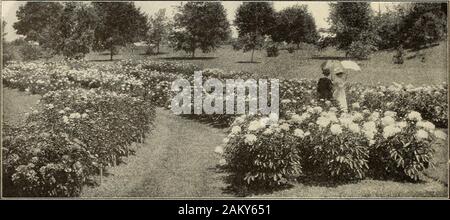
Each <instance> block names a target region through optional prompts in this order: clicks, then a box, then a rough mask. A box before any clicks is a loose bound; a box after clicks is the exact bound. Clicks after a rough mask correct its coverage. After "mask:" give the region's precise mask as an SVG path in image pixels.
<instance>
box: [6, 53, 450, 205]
mask: <svg viewBox="0 0 450 220" xmlns="http://www.w3.org/2000/svg"><path fill="white" fill-rule="evenodd" d="M196 70H200V68H199V67H197V66H195V65H192V64H187V63H175V62H157V61H120V62H116V63H113V64H111V65H102V64H93V63H86V62H72V61H71V62H69V61H66V62H58V63H53V62H48V63H45V62H28V63H21V62H16V63H11V64H10V65H8V66H7V67H6V68H5V69H4V70H3V85H4V86H5V87H9V88H16V89H19V90H21V91H26V92H29V93H32V94H40V95H42V98H41V100H40V104H39V107H38V108H36V109H34V110H33V111H32V113H30V114H29V116H28V117H27V121H26V123H25V125H21V126H9V125H3V143H2V144H3V149H2V153H3V154H2V155H3V158H2V163H3V164H2V165H3V186H4V190H3V192H4V195H5V196H40V197H43V196H57V197H61V196H78V195H79V194H80V192H81V190H82V187H83V185H86V184H91V183H92V182H95V181H96V180H95V178H94V177H95V176H96V175H99V174H100V173H101V172H103V170H104V169H107V167H108V166H115V165H117V164H120V163H121V161H122V158H124V157H126V156H128V155H130V154H133V153H134V150H133V147H132V145H133V143H137V142H142V141H143V139H144V137H145V135H146V134H147V133H148V131H150V130H151V129H152V123H153V120H154V118H155V108H156V107H164V108H169V107H170V100H171V99H170V98H171V96H172V95H173V92H172V91H171V82H172V81H173V80H175V79H177V78H186V79H188V80H192V77H193V73H194V71H196ZM203 75H204V76H205V78H206V79H208V78H218V79H222V80H226V79H232V78H233V79H236V78H243V79H247V78H252V77H254V75H253V74H251V73H247V72H225V71H222V70H219V69H208V70H204V73H203ZM206 79H205V80H206ZM315 85H316V82H315V81H314V80H307V79H298V80H280V119H279V120H274V117H272V116H270V115H269V116H264V115H251V116H247V115H219V114H212V115H208V114H201V115H183V117H188V118H191V119H193V120H199V121H201V122H205V123H209V124H212V125H213V126H221V127H228V136H227V138H225V139H224V140H223V145H222V146H217V147H216V148H215V151H216V153H217V154H218V155H219V160H218V165H219V166H221V167H222V168H224V169H226V170H228V171H229V172H230V173H232V174H233V176H234V177H235V183H236V184H237V185H238V186H242V187H249V188H261V187H263V188H272V189H276V188H279V187H282V186H284V185H286V184H290V183H293V182H298V181H302V179H306V178H318V179H322V180H325V181H336V182H341V183H346V182H350V181H358V180H362V179H364V178H368V177H370V178H380V179H386V178H387V179H395V180H402V181H404V180H408V181H413V182H414V181H419V180H421V179H422V178H423V175H424V173H423V172H424V170H425V169H427V168H428V167H432V166H433V153H434V152H433V148H432V145H433V144H435V143H436V142H437V141H439V140H440V139H442V140H446V139H447V134H446V133H445V132H443V131H442V130H441V129H440V128H447V127H448V120H447V117H448V116H447V113H448V102H447V91H448V87H447V84H440V85H433V86H420V87H419V86H412V85H403V84H397V83H393V84H392V85H390V86H384V85H376V86H367V85H362V84H356V83H355V84H352V86H349V89H348V91H347V97H348V101H349V103H350V104H351V108H350V109H351V111H350V112H349V113H342V112H340V111H339V110H338V109H337V108H336V107H335V104H334V103H333V102H328V101H323V100H317V99H316V98H315ZM204 92H205V93H208V91H204ZM211 147H212V149H214V147H215V146H211Z"/></svg>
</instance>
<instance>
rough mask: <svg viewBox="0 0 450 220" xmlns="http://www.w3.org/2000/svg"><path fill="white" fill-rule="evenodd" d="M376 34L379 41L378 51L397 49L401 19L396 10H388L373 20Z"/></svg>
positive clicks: (399, 41) (399, 42)
mask: <svg viewBox="0 0 450 220" xmlns="http://www.w3.org/2000/svg"><path fill="white" fill-rule="evenodd" d="M373 22H374V26H375V27H376V32H377V35H378V37H379V38H380V40H379V41H378V43H377V47H378V49H381V50H383V49H392V48H397V47H398V46H399V45H400V44H401V40H400V39H399V36H398V35H399V29H400V23H401V17H400V14H399V12H398V11H397V10H389V11H387V12H385V13H383V14H380V15H379V16H375V17H374V19H373Z"/></svg>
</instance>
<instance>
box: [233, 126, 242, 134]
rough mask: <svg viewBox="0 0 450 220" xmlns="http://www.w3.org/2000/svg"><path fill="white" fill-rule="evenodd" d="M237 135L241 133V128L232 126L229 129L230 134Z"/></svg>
mask: <svg viewBox="0 0 450 220" xmlns="http://www.w3.org/2000/svg"><path fill="white" fill-rule="evenodd" d="M239 133H241V127H239V126H233V127H232V128H231V134H233V135H236V134H239Z"/></svg>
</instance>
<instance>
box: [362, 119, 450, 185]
mask: <svg viewBox="0 0 450 220" xmlns="http://www.w3.org/2000/svg"><path fill="white" fill-rule="evenodd" d="M378 126H379V132H378V133H377V134H376V135H374V137H373V138H374V140H376V143H375V144H374V145H372V146H371V147H370V155H371V156H370V166H371V167H372V169H373V172H374V175H375V176H378V177H383V178H395V179H407V180H419V179H420V177H421V173H422V172H423V171H424V170H425V169H426V168H428V167H429V166H432V157H433V153H434V151H433V148H432V147H431V145H432V143H433V142H434V141H435V140H437V139H444V140H445V139H446V136H447V135H446V134H445V133H444V132H442V131H440V130H436V128H435V125H434V124H433V123H431V122H428V121H425V120H422V117H421V115H420V113H418V112H415V111H411V112H410V113H408V114H407V115H406V117H404V118H399V117H397V116H396V113H394V112H385V113H384V117H383V118H382V119H381V121H379V122H378Z"/></svg>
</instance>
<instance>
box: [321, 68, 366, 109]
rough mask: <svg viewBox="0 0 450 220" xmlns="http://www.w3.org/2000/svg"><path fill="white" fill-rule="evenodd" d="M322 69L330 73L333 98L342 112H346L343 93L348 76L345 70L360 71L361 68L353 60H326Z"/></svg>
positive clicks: (345, 97)
mask: <svg viewBox="0 0 450 220" xmlns="http://www.w3.org/2000/svg"><path fill="white" fill-rule="evenodd" d="M324 69H325V70H326V71H327V72H329V73H330V78H331V82H332V94H333V95H332V97H333V99H334V100H336V102H337V103H338V105H339V108H340V109H341V110H342V111H343V112H348V105H347V96H346V93H345V89H346V84H347V78H348V71H346V70H354V71H360V70H361V68H360V67H359V66H358V64H357V63H355V62H353V61H341V62H339V61H331V60H328V61H326V62H324V63H323V64H322V71H324ZM319 93H320V92H319ZM319 96H320V95H319Z"/></svg>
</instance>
